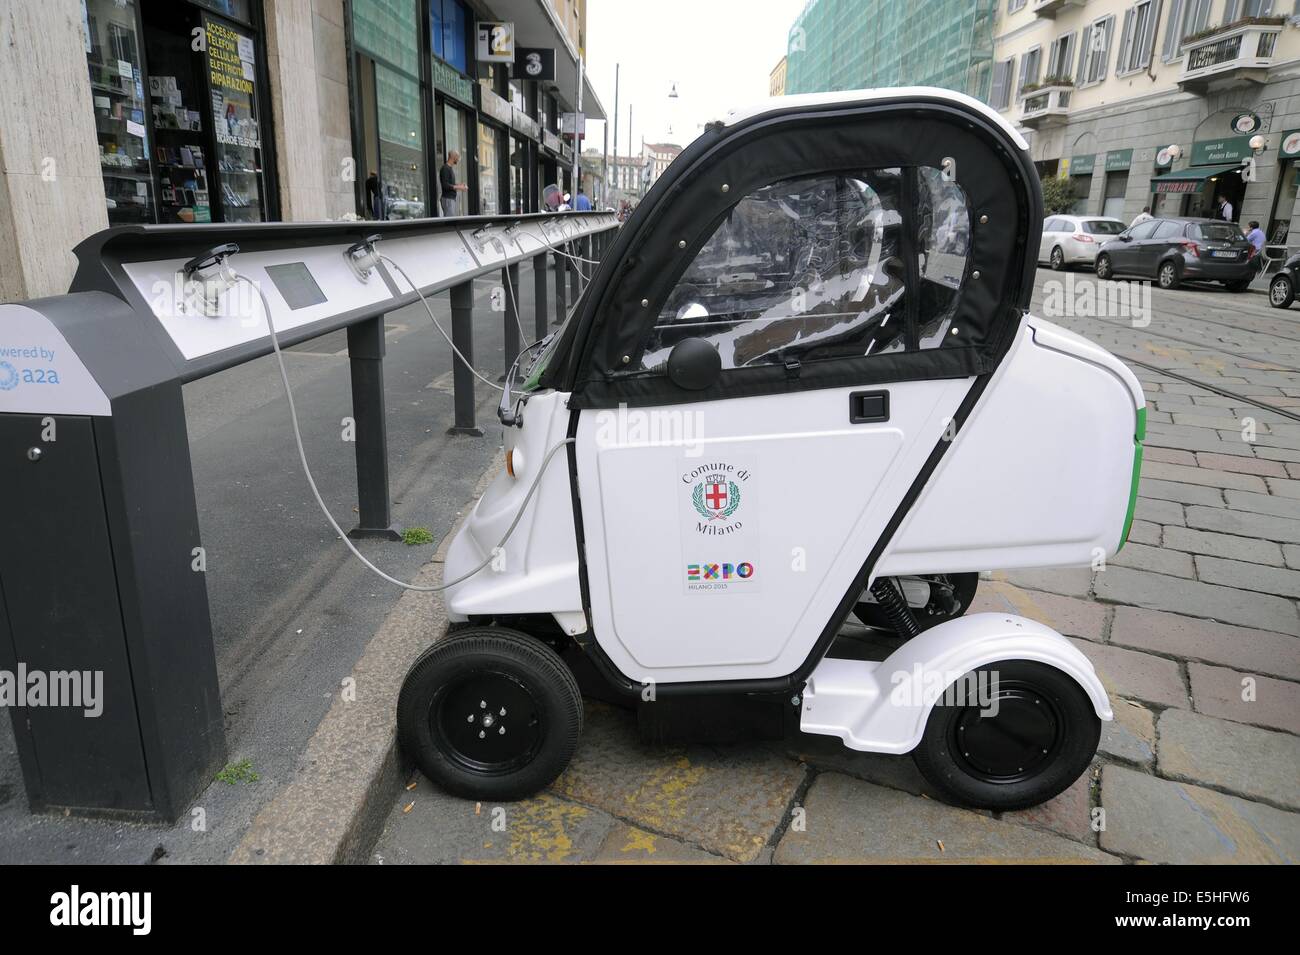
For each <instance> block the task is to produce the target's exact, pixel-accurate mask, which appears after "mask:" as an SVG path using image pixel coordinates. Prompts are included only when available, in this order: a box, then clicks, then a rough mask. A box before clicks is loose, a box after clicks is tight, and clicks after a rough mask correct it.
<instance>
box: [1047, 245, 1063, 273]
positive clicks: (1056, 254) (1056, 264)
mask: <svg viewBox="0 0 1300 955" xmlns="http://www.w3.org/2000/svg"><path fill="white" fill-rule="evenodd" d="M1050 261H1051V263H1052V269H1053V271H1056V272H1060V271H1061V270H1062V269H1064V268H1065V253H1064V252H1062V251H1061V247H1060V246H1059V245H1057V246H1053V247H1052V254H1051V256H1050Z"/></svg>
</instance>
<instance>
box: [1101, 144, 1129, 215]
mask: <svg viewBox="0 0 1300 955" xmlns="http://www.w3.org/2000/svg"><path fill="white" fill-rule="evenodd" d="M1132 162H1133V150H1131V149H1112V150H1111V151H1110V152H1108V153H1106V162H1105V168H1104V170H1103V171H1104V172H1105V173H1106V182H1105V191H1104V192H1103V193H1102V203H1101V214H1102V215H1104V216H1107V217H1108V218H1111V219H1120V220H1122V219H1123V218H1124V197H1125V196H1126V195H1127V194H1128V170H1129V166H1130V165H1131V164H1132Z"/></svg>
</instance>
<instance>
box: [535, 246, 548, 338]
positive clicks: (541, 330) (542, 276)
mask: <svg viewBox="0 0 1300 955" xmlns="http://www.w3.org/2000/svg"><path fill="white" fill-rule="evenodd" d="M533 306H534V309H535V311H536V318H535V321H534V323H533V328H534V329H535V331H536V332H537V337H538V339H539V340H540V339H543V338H545V337H546V253H545V252H541V253H539V254H537V255H534V256H533Z"/></svg>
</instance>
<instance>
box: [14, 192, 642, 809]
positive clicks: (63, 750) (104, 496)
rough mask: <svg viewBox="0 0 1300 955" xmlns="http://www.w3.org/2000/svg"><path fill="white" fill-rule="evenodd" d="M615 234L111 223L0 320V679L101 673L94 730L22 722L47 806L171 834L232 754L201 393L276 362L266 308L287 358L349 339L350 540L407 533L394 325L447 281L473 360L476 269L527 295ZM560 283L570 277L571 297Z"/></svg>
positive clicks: (589, 222) (469, 227)
mask: <svg viewBox="0 0 1300 955" xmlns="http://www.w3.org/2000/svg"><path fill="white" fill-rule="evenodd" d="M617 225H618V223H617V221H616V219H615V217H614V216H613V215H612V214H605V213H566V214H563V215H531V216H515V217H492V218H485V217H478V218H469V219H426V220H411V221H405V222H391V223H390V222H340V223H311V224H290V223H271V224H258V225H243V226H239V225H230V226H226V225H212V226H203V225H200V226H192V225H186V226H143V227H126V228H115V229H109V230H106V231H104V232H101V233H99V234H97V235H95V236H92V237H91V238H89V239H87V240H86V241H85V242H83V243H81V244H80V245H79V246H78V247H77V249H76V250H75V251H76V254H77V257H78V260H79V267H78V269H77V272H76V275H75V277H74V280H73V284H72V289H71V291H70V292H69V293H68V294H67V295H62V296H56V297H52V298H47V299H40V300H34V301H31V302H26V303H22V304H5V305H0V330H3V336H0V456H2V457H3V465H2V466H0V499H3V500H4V501H5V502H6V503H7V505H8V509H9V525H8V526H9V534H8V535H7V546H6V547H4V548H0V669H4V670H6V671H8V672H9V673H10V674H19V673H20V672H22V673H38V672H39V673H42V674H46V675H48V676H49V677H50V678H51V680H52V681H53V680H54V679H55V677H54V675H56V674H73V673H85V674H97V675H98V676H97V677H95V678H96V679H102V700H101V702H102V710H101V712H99V713H98V715H94V716H91V715H87V712H86V711H85V709H84V708H82V707H75V706H62V705H58V706H55V705H46V704H47V703H48V702H50V701H49V700H36V699H24V700H23V701H22V702H24V703H25V704H26V705H18V706H13V707H11V708H10V709H11V715H12V721H13V728H14V734H15V737H16V740H17V747H18V752H19V758H20V760H21V763H22V768H23V775H24V781H25V784H26V789H27V795H28V800H29V804H30V806H31V808H32V809H33V810H34V811H51V810H60V811H61V810H69V811H72V812H75V813H85V814H99V815H115V816H127V817H131V818H141V819H155V820H163V821H172V820H174V819H176V818H177V817H178V816H179V815H180V814H181V813H182V812H183V811H184V809H185V808H186V806H187V805H188V804H189V803H190V801H191V800H192V799H193V798H194V797H195V796H196V795H197V794H198V793H199V792H200V791H202V789H203V788H204V787H205V786H206V785H207V784H208V783H209V782H210V781H211V779H212V777H213V775H214V773H215V772H217V770H219V769H220V767H221V766H222V765H223V763H224V761H225V758H226V745H225V734H224V728H223V717H222V709H221V692H220V686H219V683H218V674H217V666H216V658H215V654H214V652H213V646H212V629H211V622H210V617H209V609H208V599H207V587H206V581H205V572H206V571H205V569H204V562H203V559H202V557H203V552H202V547H203V542H202V537H201V534H200V527H199V520H198V513H197V508H196V504H195V495H194V477H193V473H192V470H191V464H190V453H189V444H188V438H187V432H186V421H185V407H184V400H183V396H182V386H183V385H184V384H185V383H187V382H191V381H195V380H197V379H199V378H203V377H205V376H207V375H211V374H215V373H217V372H220V371H223V370H225V369H228V368H231V367H233V366H235V365H238V364H241V363H243V362H246V361H249V360H252V359H254V358H258V357H261V356H263V355H266V354H269V353H271V352H272V351H273V345H272V342H271V337H270V334H271V330H270V327H269V326H268V323H267V320H266V318H267V316H265V315H264V314H263V307H264V306H265V308H267V309H269V310H270V313H271V314H270V316H269V317H270V318H271V320H272V321H273V322H274V329H275V332H276V333H277V335H278V343H279V344H280V345H281V346H289V345H293V344H298V343H300V342H304V341H308V340H310V339H313V338H316V337H319V336H321V335H325V334H328V333H330V332H333V331H337V330H339V329H347V335H348V351H349V358H350V365H351V371H352V397H353V413H354V416H355V418H356V420H357V425H358V428H357V431H358V440H357V442H356V455H357V480H358V498H359V500H358V505H359V506H358V516H359V520H358V525H357V527H355V528H353V529H351V530H350V531H349V536H354V537H379V538H392V537H396V536H398V534H399V530H398V529H397V528H396V527H395V526H394V522H393V520H392V516H391V508H390V500H389V492H388V459H387V454H388V451H387V438H386V429H385V407H384V395H383V356H384V348H385V343H384V330H383V317H384V315H385V314H387V313H388V312H391V311H394V310H396V309H399V308H402V307H404V306H406V305H409V304H411V303H412V302H415V301H418V300H419V298H420V296H421V295H430V294H433V293H436V292H439V291H443V290H447V289H450V290H451V291H452V299H453V311H455V312H457V314H455V315H454V316H453V326H454V327H453V333H452V339H453V341H454V342H455V344H456V346H457V348H458V350H459V351H460V353H461V354H462V355H464V356H466V358H468V359H469V360H470V361H472V360H473V349H472V333H473V325H472V319H473V315H472V311H471V309H472V286H471V283H472V281H473V279H474V278H475V277H478V276H482V275H486V274H490V273H493V272H496V271H497V270H501V271H502V272H506V270H508V269H513V270H515V271H514V273H513V275H512V276H510V280H511V281H514V282H515V283H516V285H517V274H518V272H517V269H518V264H519V263H520V262H522V261H524V260H532V261H533V262H534V267H535V268H537V267H538V263H539V262H540V263H541V265H540V268H541V270H542V271H543V273H544V271H545V264H546V261H547V259H548V258H549V256H550V254H551V253H552V251H554V250H556V249H557V248H568V249H572V250H573V252H574V253H575V254H577V255H579V256H580V257H581V256H586V257H590V258H593V259H594V258H598V257H599V254H600V252H601V251H603V249H604V248H605V247H606V245H607V244H608V243H607V241H606V239H607V237H608V234H609V233H610V232H611V231H612V230H614V229H616V228H617ZM376 249H378V251H379V252H382V258H386V259H387V260H388V261H389V262H390V263H392V264H393V265H394V266H396V267H397V268H398V269H400V271H401V273H402V274H404V275H406V276H409V277H410V279H411V281H413V282H414V283H415V284H416V286H417V287H418V289H413V288H411V287H410V286H408V285H406V284H405V283H404V282H402V281H400V280H399V279H397V278H396V276H395V275H394V274H393V271H392V270H390V269H389V268H388V267H387V266H386V265H385V263H384V261H383V260H382V258H381V256H380V255H378V254H376ZM566 254H567V253H566ZM231 265H234V266H235V267H237V268H238V271H239V273H240V274H241V275H242V276H245V277H247V278H248V279H250V280H251V281H252V282H254V283H256V284H257V287H258V288H260V289H261V290H262V292H261V297H260V300H259V296H258V295H257V294H255V290H253V289H250V288H249V287H248V286H247V285H244V284H241V283H238V282H234V281H232V273H231V272H230V267H231ZM503 279H505V276H503ZM563 282H564V273H563V271H558V270H557V273H556V285H557V290H556V291H557V300H560V294H561V293H560V290H559V286H561V285H562V283H563ZM538 288H539V290H544V285H543V284H542V283H541V281H539V285H538ZM250 293H252V294H250ZM546 298H547V297H546V295H545V294H542V295H539V296H538V303H537V304H538V315H537V316H536V328H537V331H538V334H539V337H541V335H542V334H544V333H545V329H546V327H547V317H546V314H545V309H546ZM505 314H506V321H507V322H508V323H509V324H512V325H514V327H515V328H517V324H514V323H517V322H518V317H517V315H516V314H514V313H511V312H510V311H507V312H506V313H505ZM508 327H509V325H508ZM511 348H514V349H515V350H517V349H518V335H517V334H514V336H513V341H512V340H511V338H510V337H508V338H507V350H510V349H511ZM513 359H514V356H513V355H510V354H507V355H506V359H505V360H506V364H507V365H509V364H510V363H511V362H512V361H513ZM453 362H454V368H455V385H456V399H455V400H456V421H455V422H454V424H453V425H452V428H451V430H453V431H456V432H459V433H474V432H475V431H476V430H477V429H476V427H475V424H474V420H473V418H474V408H475V400H474V377H473V372H472V369H471V368H470V367H469V366H468V365H467V364H466V362H465V361H464V360H461V359H459V358H454V359H453ZM478 433H481V432H478Z"/></svg>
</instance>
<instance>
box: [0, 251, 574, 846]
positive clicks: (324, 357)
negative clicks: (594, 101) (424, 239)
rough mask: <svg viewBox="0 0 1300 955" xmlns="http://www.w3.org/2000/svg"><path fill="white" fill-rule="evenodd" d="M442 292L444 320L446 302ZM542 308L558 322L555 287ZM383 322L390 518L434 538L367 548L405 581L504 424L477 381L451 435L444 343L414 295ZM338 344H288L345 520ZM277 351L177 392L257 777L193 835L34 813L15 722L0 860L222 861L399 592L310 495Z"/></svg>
mask: <svg viewBox="0 0 1300 955" xmlns="http://www.w3.org/2000/svg"><path fill="white" fill-rule="evenodd" d="M554 274H555V273H554V270H553V269H552V271H551V276H552V280H553V277H554ZM496 285H497V282H496V281H494V280H492V279H479V280H477V281H476V283H475V305H476V311H475V329H474V331H475V342H474V358H475V364H476V365H477V366H478V368H479V370H480V371H481V372H482V373H483V374H484V375H485V376H486V377H488V378H489V379H490V380H493V381H495V380H496V379H497V378H498V376H500V375H501V374H502V372H503V371H504V358H503V355H502V340H503V334H502V330H503V321H504V313H502V312H494V311H492V310H491V309H490V306H489V297H490V294H491V291H492V289H493V288H494V287H495V286H496ZM520 285H521V288H520V289H519V290H518V292H519V294H520V297H521V313H522V320H523V324H524V327H525V328H526V329H532V328H533V315H534V312H533V304H532V303H533V277H532V272H531V268H530V267H527V266H525V267H523V268H522V269H521V280H520ZM552 288H553V286H552ZM552 296H553V293H552ZM432 304H433V307H434V311H435V314H437V315H438V316H439V319H440V321H441V322H442V323H443V326H444V327H445V328H446V329H447V330H448V331H450V328H451V322H450V311H449V306H448V302H447V296H446V295H445V294H444V295H441V296H438V297H436V298H435V299H433V300H432ZM547 308H548V311H549V313H550V317H551V319H552V320H553V319H554V300H553V297H552V298H551V299H550V300H548V302H547ZM386 325H387V342H388V350H387V356H386V359H385V362H384V374H385V391H386V397H387V412H388V422H389V432H388V443H389V450H390V463H389V476H390V485H391V492H392V498H393V513H394V517H395V520H396V521H397V523H398V524H399V525H400V526H403V527H408V528H409V527H426V528H428V529H429V530H430V531H431V532H432V534H433V537H434V542H433V543H432V544H428V545H423V546H415V547H408V546H406V545H405V544H402V543H400V542H397V543H387V542H363V543H361V544H360V545H359V546H360V549H361V550H362V552H363V553H365V554H366V555H367V556H368V557H369V558H370V559H371V560H372V561H374V562H375V563H376V564H378V565H379V566H380V567H382V568H384V569H385V570H386V571H388V572H389V573H390V574H392V575H393V576H395V577H397V578H398V579H404V580H409V579H411V577H412V576H413V575H414V574H415V573H416V571H417V570H418V569H419V567H420V566H421V565H422V564H423V563H424V562H425V561H426V560H428V559H429V557H430V556H431V555H432V554H433V552H434V550H435V549H436V547H437V542H438V540H440V539H441V537H442V536H443V535H444V534H445V533H446V532H447V530H448V529H449V528H450V527H451V526H452V524H453V523H454V521H455V520H456V518H457V516H458V512H459V510H460V508H462V506H464V504H465V503H466V502H467V500H468V498H469V496H470V492H471V490H472V489H473V487H474V484H475V482H476V481H477V480H478V478H479V476H480V475H481V474H482V472H483V470H484V469H485V468H486V467H487V466H488V465H489V464H490V463H491V461H492V460H493V458H494V457H495V456H497V455H498V452H499V449H500V446H501V440H500V439H501V427H500V425H499V424H498V422H497V420H496V415H495V408H496V404H497V398H498V396H497V393H496V392H495V391H493V390H492V389H490V388H488V387H487V386H486V385H484V384H482V383H478V384H477V387H476V395H477V397H478V423H479V426H480V427H482V428H483V429H484V431H485V435H484V436H483V437H467V436H454V437H453V436H448V435H447V434H446V431H447V428H448V427H449V426H450V425H451V423H452V420H453V414H452V407H453V405H452V403H453V392H452V384H451V369H452V360H451V352H450V349H449V348H448V346H447V344H446V342H445V341H444V339H443V338H442V336H441V335H440V334H439V333H438V331H437V330H436V329H435V328H433V327H432V325H431V324H430V322H429V319H428V316H427V315H426V314H425V312H424V310H423V308H422V307H421V306H420V305H419V304H418V303H417V304H416V305H413V306H411V307H408V308H406V309H403V310H401V311H399V312H395V313H393V314H392V315H390V316H388V318H387V320H386ZM346 348H347V343H346V335H345V333H344V332H338V333H335V334H332V335H328V336H325V337H322V338H319V339H316V340H315V341H311V342H307V343H304V344H303V345H301V346H299V347H296V348H294V349H291V350H289V351H288V352H286V359H287V363H288V369H289V374H290V379H291V382H292V384H293V388H294V397H295V401H296V405H297V408H298V412H299V417H300V419H301V424H302V432H303V441H304V444H305V446H306V448H307V454H308V460H309V462H310V463H311V465H312V468H313V472H314V474H315V476H316V480H317V484H318V485H319V487H320V489H321V492H322V495H323V497H324V498H325V500H326V502H327V504H328V505H329V507H330V509H331V511H332V513H333V514H334V516H335V518H336V520H338V521H339V523H340V524H341V525H342V526H343V527H344V528H345V529H346V528H348V527H350V526H352V525H353V524H355V521H356V514H355V507H356V472H355V459H354V456H353V447H354V446H353V445H352V444H351V443H348V442H345V441H344V440H342V430H343V429H342V419H343V418H344V417H345V416H348V415H350V414H351V413H352V412H351V390H350V378H349V372H348V360H347V357H346ZM273 361H274V359H273V358H270V357H267V358H263V359H259V360H257V361H254V362H250V363H248V364H246V365H243V366H240V367H237V368H234V369H231V370H230V371H227V372H223V373H221V374H219V375H216V376H213V377H211V378H208V379H204V380H202V381H198V382H195V383H193V384H190V385H187V386H186V387H185V404H186V417H187V421H188V425H189V437H190V453H191V457H192V461H193V468H194V478H195V486H196V492H197V499H198V510H199V519H200V527H201V530H202V535H203V545H204V547H205V548H206V551H207V562H208V571H207V582H208V595H209V602H210V605H211V617H212V625H213V637H214V641H215V646H216V653H217V664H218V674H219V678H220V683H221V692H222V703H223V706H224V708H225V714H226V734H227V742H228V747H229V753H230V761H231V762H232V763H233V762H236V761H240V760H245V759H246V760H248V761H249V762H250V764H251V766H252V769H253V770H254V771H255V772H256V773H257V774H258V775H259V776H260V779H259V780H258V781H257V782H256V783H244V784H239V785H230V784H227V783H223V782H216V783H214V784H213V785H212V786H211V787H210V788H209V789H208V791H207V792H206V793H204V794H203V795H202V796H201V797H200V798H199V800H198V803H197V807H198V808H201V809H203V810H204V819H203V822H204V825H205V826H206V828H205V830H204V831H196V830H195V828H194V818H193V817H186V818H182V820H181V821H180V823H179V824H178V825H177V826H176V827H174V828H172V829H166V828H159V827H146V826H138V825H132V824H122V823H113V822H104V821H92V820H77V819H65V818H58V819H52V818H49V817H42V816H33V815H31V814H29V813H28V811H27V805H26V796H25V793H24V790H23V783H22V775H21V771H20V768H19V765H18V760H17V755H16V753H15V750H14V741H13V736H12V731H11V727H10V721H9V718H8V717H7V716H5V717H4V718H3V719H0V862H65V861H84V862H110V861H111V862H124V863H126V862H146V861H149V860H150V859H153V858H162V859H164V860H165V861H184V862H219V861H224V860H225V858H226V857H227V856H228V855H229V853H230V851H231V850H232V849H233V847H234V846H235V844H236V843H237V842H238V839H239V837H240V835H241V833H242V831H243V830H244V828H245V827H246V826H247V824H248V822H249V820H250V819H251V818H252V817H253V816H254V815H255V814H256V812H257V811H258V809H259V808H260V807H261V806H262V805H263V804H264V803H265V802H266V801H267V800H269V799H270V798H271V797H272V796H273V795H274V793H275V790H276V789H277V788H278V786H279V785H280V784H281V783H282V782H283V781H284V780H286V779H287V778H288V777H289V775H290V774H291V772H292V771H293V768H294V766H295V764H296V761H297V760H298V758H299V755H300V754H301V753H302V751H303V749H304V746H305V744H306V741H307V740H308V738H309V737H310V735H311V733H312V731H313V730H314V729H315V727H316V725H317V723H318V722H319V721H320V719H321V717H322V716H323V715H324V714H325V712H326V710H327V709H328V707H329V704H330V701H331V698H332V697H333V695H334V694H335V693H337V692H338V688H339V684H340V681H341V680H342V678H343V677H344V676H346V675H347V674H348V672H349V671H350V670H351V668H352V665H353V663H354V662H355V661H356V659H357V657H358V656H359V655H360V653H361V650H362V648H363V647H364V645H365V643H366V642H367V641H368V640H369V639H370V637H371V635H372V634H373V633H374V632H375V630H376V629H378V627H379V625H380V623H381V622H382V620H383V618H384V616H385V614H387V612H388V611H389V609H390V608H391V607H392V605H393V604H394V603H395V601H396V600H397V598H398V596H399V594H400V591H399V590H398V588H397V587H395V586H393V585H390V584H388V583H386V582H384V581H382V580H380V579H378V578H376V577H374V576H372V575H371V574H370V572H369V571H368V570H366V569H365V568H364V567H362V566H361V565H360V564H359V562H357V561H356V560H355V559H353V557H352V556H351V555H350V554H349V553H348V552H347V551H346V549H345V548H344V546H343V545H342V543H341V542H339V541H338V540H337V539H336V538H335V536H334V533H333V531H332V530H331V529H330V528H329V526H328V524H327V523H326V522H325V520H324V518H323V517H322V515H321V514H320V512H319V511H318V510H317V508H316V505H315V502H314V501H313V500H312V499H311V496H310V492H309V490H308V487H307V484H306V481H305V479H304V477H303V475H302V473H301V470H300V467H299V464H298V459H297V455H296V453H295V450H294V444H293V437H292V433H291V431H290V424H289V416H288V410H287V405H286V403H285V400H284V394H283V387H282V385H281V382H280V378H279V375H278V373H277V371H276V369H275V366H274V364H273ZM431 639H432V635H431Z"/></svg>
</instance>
